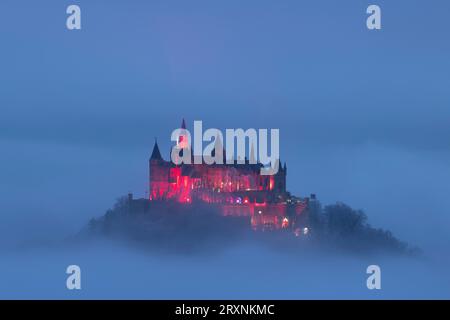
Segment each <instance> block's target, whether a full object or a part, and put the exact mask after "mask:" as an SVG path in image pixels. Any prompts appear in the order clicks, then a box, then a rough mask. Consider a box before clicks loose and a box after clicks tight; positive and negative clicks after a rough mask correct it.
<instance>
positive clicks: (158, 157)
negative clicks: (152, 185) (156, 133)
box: [150, 138, 162, 160]
mask: <svg viewBox="0 0 450 320" xmlns="http://www.w3.org/2000/svg"><path fill="white" fill-rule="evenodd" d="M150 160H162V156H161V152H160V151H159V147H158V141H157V140H156V138H155V145H154V146H153V151H152V155H151V157H150Z"/></svg>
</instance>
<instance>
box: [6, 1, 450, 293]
mask: <svg viewBox="0 0 450 320" xmlns="http://www.w3.org/2000/svg"><path fill="white" fill-rule="evenodd" d="M76 2H77V3H79V4H80V6H81V9H82V12H83V14H82V17H83V24H82V25H83V28H82V30H80V32H70V31H68V30H67V29H66V28H65V19H66V17H67V16H66V13H65V9H66V5H68V4H69V3H61V2H60V1H56V0H44V1H39V2H36V1H26V0H14V1H9V0H5V1H2V2H1V3H0V15H1V17H0V38H1V39H2V50H1V56H0V69H1V70H2V72H0V83H1V85H0V110H1V117H0V150H1V153H0V154H1V164H2V168H1V170H0V194H1V197H0V199H1V202H0V298H27V299H31V298H43V299H45V298H58V299H59V298H69V299H76V298H88V299H90V298H102V299H103V298H123V299H132V298H137V299H141V298H142V299H143V298H158V299H159V298H160V299H163V298H168V299H171V298H182V299H188V298H234V299H237V298H253V299H258V298H269V299H271V298H274V299H278V298H279V299H281V298H289V299H294V298H295V299H296V298H326V299H328V298H336V299H345V298H369V299H378V298H396V299H397V298H398V299H408V298H425V299H432V298H438V299H440V298H446V299H449V298H450V275H448V270H449V269H450V258H449V255H448V251H449V250H448V248H449V247H450V236H449V232H448V230H450V215H449V211H450V197H448V189H449V181H450V165H449V163H450V161H449V160H450V151H449V150H450V148H449V147H450V139H449V137H450V126H449V125H448V119H449V118H450V109H449V106H450V95H449V92H448V90H449V89H448V88H449V84H450V78H449V75H450V60H449V59H448V57H449V56H450V42H449V41H447V39H448V23H447V20H448V17H447V16H448V14H447V12H448V11H449V6H450V4H449V2H448V1H444V0H443V1H435V2H434V3H433V5H430V4H429V3H428V2H427V1H415V2H414V3H411V1H407V0H401V1H395V2H392V1H385V0H379V1H377V3H378V4H379V5H380V6H381V7H382V10H383V15H382V16H383V29H382V31H380V32H375V33H374V32H369V33H368V31H367V29H366V26H365V19H366V12H365V11H366V7H367V3H364V2H359V1H352V2H346V3H342V2H336V1H333V0H320V1H306V2H301V3H300V2H299V1H294V0H292V1H291V0H288V1H284V2H283V3H282V4H281V3H276V2H273V1H246V2H245V4H244V3H242V1H222V2H220V3H219V2H214V3H213V2H211V1H206V0H198V1H193V2H189V3H186V2H185V1H172V2H171V3H167V2H164V1H152V2H151V3H150V2H147V1H133V3H132V4H131V2H130V3H128V2H125V1H122V0H115V1H105V0H97V1H83V0H80V1H76ZM30 21H33V22H35V27H32V28H30ZM183 117H184V118H185V119H186V122H187V125H188V129H190V128H192V124H193V121H194V120H202V121H203V123H204V126H205V127H208V128H219V129H221V130H225V129H226V128H244V129H248V128H255V129H259V128H267V129H271V128H278V129H280V155H281V160H282V161H283V162H284V161H286V162H287V168H288V174H287V189H288V190H289V191H290V192H291V193H292V194H293V195H297V196H308V195H309V194H311V193H315V194H316V195H317V197H318V199H319V200H320V201H321V203H322V205H327V204H334V203H336V202H338V201H340V202H344V203H346V204H347V205H349V206H351V207H352V208H354V209H362V210H364V212H365V213H366V214H367V216H368V218H369V223H370V224H371V225H372V226H374V227H376V228H383V229H386V230H390V231H391V232H392V233H393V234H394V235H395V236H396V237H397V238H399V239H400V240H402V241H406V242H407V243H409V244H411V245H413V246H417V247H419V248H420V249H421V250H422V253H423V254H422V255H420V256H418V257H396V256H392V255H383V254H379V255H364V254H360V255H355V254H351V253H344V252H341V251H339V252H337V251H336V252H334V251H322V250H320V251H315V250H314V249H309V250H302V251H301V252H298V253H296V254H293V253H292V252H290V251H286V250H282V248H277V247H276V245H275V246H267V245H265V244H258V243H255V242H249V241H246V240H245V239H231V240H233V241H230V243H227V244H226V245H224V246H217V247H216V246H214V243H212V248H214V249H215V250H206V251H202V250H199V251H197V252H194V253H193V252H191V251H190V252H189V253H186V252H185V253H183V252H179V251H180V250H179V251H178V252H177V253H174V252H171V251H168V252H156V251H149V250H145V249H143V248H141V247H139V246H135V245H132V244H130V243H127V242H124V241H118V240H115V241H114V240H108V239H98V240H93V241H92V242H83V243H73V242H71V241H72V240H70V239H73V238H72V237H73V236H74V235H76V234H77V233H79V232H80V230H82V229H83V228H84V227H85V226H86V225H87V224H88V222H89V221H90V220H91V219H92V218H98V217H101V216H102V215H103V214H105V212H106V210H108V209H109V208H111V207H112V206H113V205H114V203H115V201H116V199H117V198H118V197H120V196H123V195H125V194H127V193H129V192H131V193H133V194H134V197H135V198H141V197H145V192H146V191H147V188H148V158H149V156H150V153H151V150H152V147H153V143H154V138H155V137H157V138H158V143H159V146H160V149H161V152H162V153H163V156H164V157H165V158H166V159H168V158H169V150H170V147H171V141H170V133H171V132H172V130H173V129H175V128H177V127H178V126H179V124H180V123H181V119H182V118H183ZM210 248H211V247H210ZM181 251H182V250H181ZM69 264H78V265H80V267H81V269H82V287H83V289H82V290H81V291H76V292H74V291H69V290H67V289H66V287H65V281H66V277H67V275H66V273H65V270H66V267H67V266H68V265H69ZM369 264H378V265H380V267H381V269H382V290H379V291H377V290H368V289H367V287H366V279H367V276H368V275H367V274H366V268H367V266H368V265H369Z"/></svg>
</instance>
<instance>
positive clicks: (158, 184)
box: [149, 139, 169, 200]
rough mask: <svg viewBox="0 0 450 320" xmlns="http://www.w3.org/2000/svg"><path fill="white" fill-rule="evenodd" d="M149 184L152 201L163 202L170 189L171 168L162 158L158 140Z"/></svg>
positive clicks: (150, 170) (153, 153) (152, 158)
mask: <svg viewBox="0 0 450 320" xmlns="http://www.w3.org/2000/svg"><path fill="white" fill-rule="evenodd" d="M149 184H150V186H149V199H150V200H162V199H164V198H165V195H166V193H167V191H168V188H169V166H168V163H167V162H166V161H164V159H163V158H162V156H161V152H160V151H159V146H158V142H157V141H156V139H155V145H154V146H153V151H152V155H151V156H150V160H149Z"/></svg>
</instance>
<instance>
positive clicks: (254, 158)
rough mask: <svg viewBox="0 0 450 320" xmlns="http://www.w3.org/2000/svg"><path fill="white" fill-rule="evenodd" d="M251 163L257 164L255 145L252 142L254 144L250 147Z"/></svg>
mask: <svg viewBox="0 0 450 320" xmlns="http://www.w3.org/2000/svg"><path fill="white" fill-rule="evenodd" d="M250 164H256V157H255V146H254V144H253V143H252V146H251V148H250Z"/></svg>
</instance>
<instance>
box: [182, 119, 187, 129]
mask: <svg viewBox="0 0 450 320" xmlns="http://www.w3.org/2000/svg"><path fill="white" fill-rule="evenodd" d="M181 129H186V122H184V118H183V120H182V121H181Z"/></svg>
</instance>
